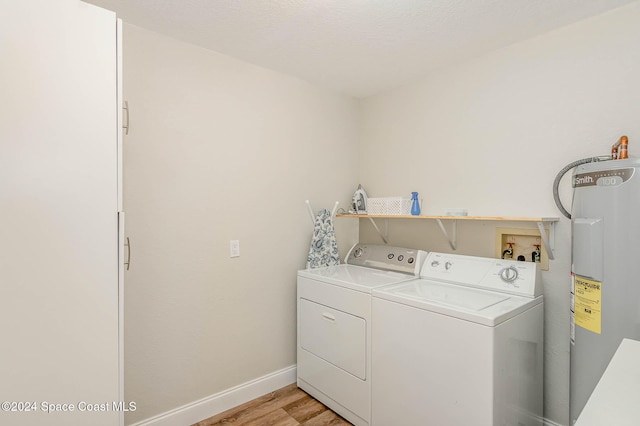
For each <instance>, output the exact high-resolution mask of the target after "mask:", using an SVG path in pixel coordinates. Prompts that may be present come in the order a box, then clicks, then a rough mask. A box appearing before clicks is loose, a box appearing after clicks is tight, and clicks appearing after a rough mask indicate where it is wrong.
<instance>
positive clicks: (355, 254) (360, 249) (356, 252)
mask: <svg viewBox="0 0 640 426" xmlns="http://www.w3.org/2000/svg"><path fill="white" fill-rule="evenodd" d="M363 254H364V250H362V247H358V248H357V249H356V251H354V252H353V257H355V258H356V259H357V258H359V257H360V256H362V255H363Z"/></svg>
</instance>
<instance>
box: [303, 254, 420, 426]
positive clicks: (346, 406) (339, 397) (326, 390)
mask: <svg viewBox="0 0 640 426" xmlns="http://www.w3.org/2000/svg"><path fill="white" fill-rule="evenodd" d="M425 256H426V253H425V252H423V251H420V250H413V249H408V248H402V247H392V246H384V245H366V244H356V245H355V246H354V247H352V248H351V250H350V251H349V253H348V254H347V256H346V258H345V263H344V264H341V265H337V266H331V267H326V268H318V269H306V270H302V271H299V272H298V295H297V303H298V307H297V309H298V332H297V334H298V343H297V383H298V387H300V388H301V389H303V390H305V391H306V392H307V393H309V394H310V395H312V396H313V397H314V398H316V399H317V400H319V401H320V402H322V403H323V404H325V405H326V406H327V407H329V408H331V409H332V410H333V411H335V412H336V413H338V414H340V415H341V416H342V417H344V418H345V419H347V420H348V421H350V422H351V423H353V424H354V425H358V426H359V425H369V424H370V418H371V290H372V289H374V288H377V287H380V286H386V285H391V284H397V283H401V282H406V281H408V280H411V279H417V277H418V276H419V274H420V266H421V265H422V263H423V260H424V258H425Z"/></svg>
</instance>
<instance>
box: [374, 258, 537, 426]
mask: <svg viewBox="0 0 640 426" xmlns="http://www.w3.org/2000/svg"><path fill="white" fill-rule="evenodd" d="M420 275H421V278H420V279H418V280H413V281H410V282H407V283H401V284H398V285H393V286H387V287H384V288H381V289H374V290H373V291H372V317H373V326H372V330H373V333H372V364H373V376H372V417H371V420H372V425H374V426H386V425H394V426H416V425H443V426H444V425H446V426H468V425H474V426H498V425H500V426H515V425H521V426H530V425H541V424H542V414H543V413H542V406H543V401H542V396H543V393H542V392H543V389H542V385H543V300H542V295H541V294H542V287H541V280H540V273H539V269H538V266H537V264H534V263H530V262H517V261H513V260H502V259H488V258H479V257H471V256H460V255H452V254H441V253H430V254H429V255H428V256H427V258H426V260H425V263H424V266H423V267H422V271H421V274H420Z"/></svg>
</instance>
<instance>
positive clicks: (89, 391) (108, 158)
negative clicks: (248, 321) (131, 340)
mask: <svg viewBox="0 0 640 426" xmlns="http://www.w3.org/2000/svg"><path fill="white" fill-rule="evenodd" d="M0 13H1V14H2V16H3V23H2V25H0V58H2V59H1V61H2V65H1V66H0V290H1V292H0V327H1V328H0V402H2V401H7V402H8V403H9V404H10V405H7V404H6V403H3V405H2V411H0V424H7V425H8V424H11V425H36V424H37V425H41V424H47V425H65V426H68V425H117V424H118V419H119V417H120V413H118V412H117V411H114V406H113V402H116V403H117V402H118V401H119V399H120V398H121V396H120V395H119V371H118V369H119V365H118V363H119V328H118V327H119V324H118V315H119V313H118V251H119V240H118V196H119V190H118V183H119V182H118V144H117V143H118V131H119V129H118V107H117V105H118V104H117V102H118V99H117V96H118V94H117V90H116V89H117V72H116V71H117V62H116V57H117V56H116V53H117V52H116V27H117V26H116V17H115V14H113V13H112V12H108V11H105V10H103V9H100V8H97V7H95V6H92V5H88V4H85V3H82V2H80V1H77V0H55V1H52V0H20V1H2V2H1V3H0ZM116 408H117V407H116ZM7 410H8V411H7ZM46 410H53V412H49V413H47V412H46Z"/></svg>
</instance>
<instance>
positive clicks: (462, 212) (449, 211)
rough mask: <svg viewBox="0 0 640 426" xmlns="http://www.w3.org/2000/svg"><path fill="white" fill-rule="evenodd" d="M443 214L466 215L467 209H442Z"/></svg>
mask: <svg viewBox="0 0 640 426" xmlns="http://www.w3.org/2000/svg"><path fill="white" fill-rule="evenodd" d="M444 215H445V216H466V215H467V209H460V208H457V209H446V210H445V211H444Z"/></svg>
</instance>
